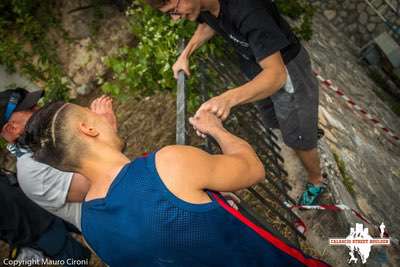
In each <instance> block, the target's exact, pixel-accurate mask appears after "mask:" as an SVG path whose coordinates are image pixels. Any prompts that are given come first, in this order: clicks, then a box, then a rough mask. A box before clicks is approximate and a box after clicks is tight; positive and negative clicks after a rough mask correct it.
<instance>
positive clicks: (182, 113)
mask: <svg viewBox="0 0 400 267" xmlns="http://www.w3.org/2000/svg"><path fill="white" fill-rule="evenodd" d="M184 45H185V42H184V41H183V40H182V41H181V44H180V50H181V51H182V50H183V47H184ZM186 93H187V92H186V79H185V73H184V72H183V71H180V72H179V74H178V83H177V92H176V143H177V144H179V145H184V144H186V142H187V131H186V112H187V107H186V102H187V101H186Z"/></svg>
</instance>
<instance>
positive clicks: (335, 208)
mask: <svg viewBox="0 0 400 267" xmlns="http://www.w3.org/2000/svg"><path fill="white" fill-rule="evenodd" d="M284 204H285V205H286V207H288V208H289V209H291V210H293V209H299V210H328V211H333V212H340V211H351V213H352V214H353V215H355V216H356V217H358V218H359V219H360V220H362V221H363V222H365V223H366V224H368V225H371V226H373V227H374V228H375V229H376V230H378V231H379V227H378V226H376V225H374V224H372V223H371V222H370V221H369V220H368V219H366V218H365V217H364V216H363V215H362V214H361V213H359V212H358V211H356V210H355V209H352V208H350V207H348V206H346V205H343V204H338V205H333V204H332V205H309V206H307V205H292V204H290V203H289V202H284ZM384 236H385V237H386V238H390V240H391V241H392V242H394V243H395V244H399V240H398V239H396V238H392V237H389V234H388V232H387V231H386V230H385V233H384Z"/></svg>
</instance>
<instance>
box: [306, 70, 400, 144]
mask: <svg viewBox="0 0 400 267" xmlns="http://www.w3.org/2000/svg"><path fill="white" fill-rule="evenodd" d="M314 74H315V76H316V77H317V79H318V80H319V81H320V82H321V83H322V84H323V85H325V86H326V87H327V88H329V89H331V90H332V91H334V92H335V93H336V94H337V95H338V96H340V97H341V98H343V99H344V100H345V101H346V102H347V103H348V104H349V105H350V106H352V107H353V108H354V109H355V110H357V111H359V112H360V113H362V114H363V115H364V116H365V117H366V118H367V119H368V120H369V121H371V122H372V123H373V124H374V126H375V127H378V128H379V129H381V130H383V131H384V132H385V133H386V134H387V135H389V137H390V138H391V139H393V140H394V141H395V142H396V143H398V142H399V141H400V137H398V136H397V135H396V134H395V133H394V132H393V131H392V130H391V129H389V128H388V127H386V126H384V125H383V124H382V123H381V122H380V121H379V120H378V119H376V118H375V117H373V116H372V115H371V114H370V113H368V112H367V111H366V110H365V109H363V108H362V107H360V106H359V105H357V104H356V103H355V102H354V101H353V100H352V99H351V98H349V97H348V96H346V95H345V93H344V92H343V91H341V90H340V89H339V88H338V87H337V86H335V85H333V83H332V81H331V80H326V79H324V78H323V77H322V76H321V75H320V74H319V73H318V72H317V71H314Z"/></svg>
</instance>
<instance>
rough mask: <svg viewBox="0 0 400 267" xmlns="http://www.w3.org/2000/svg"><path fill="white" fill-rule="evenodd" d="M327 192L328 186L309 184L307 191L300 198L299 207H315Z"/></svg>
mask: <svg viewBox="0 0 400 267" xmlns="http://www.w3.org/2000/svg"><path fill="white" fill-rule="evenodd" d="M325 191H326V184H324V183H321V185H319V186H316V185H314V184H311V183H307V185H306V190H305V191H304V192H303V194H302V195H301V196H300V199H299V205H304V206H310V205H315V203H316V202H317V200H318V198H319V197H320V196H321V195H322V193H324V192H325Z"/></svg>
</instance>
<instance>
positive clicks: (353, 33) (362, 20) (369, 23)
mask: <svg viewBox="0 0 400 267" xmlns="http://www.w3.org/2000/svg"><path fill="white" fill-rule="evenodd" d="M310 2H311V3H312V4H313V5H314V6H316V7H317V8H318V9H317V10H318V12H319V13H321V14H323V15H324V16H325V17H326V18H327V19H328V20H329V21H330V22H332V23H333V24H334V25H335V26H336V27H337V28H338V29H339V30H341V31H343V32H344V33H345V35H346V36H347V38H350V39H351V40H352V41H353V42H354V43H355V44H356V45H357V46H359V47H362V46H364V45H365V44H366V43H368V42H369V41H370V40H371V39H373V38H374V37H376V36H378V35H379V34H380V33H382V32H383V31H389V30H388V28H387V26H385V23H384V22H383V21H382V20H381V19H380V17H379V15H378V14H377V13H376V12H375V11H374V10H373V9H372V8H371V6H369V5H368V4H367V1H366V0H311V1H310ZM369 2H373V3H374V6H376V7H378V11H379V12H380V13H381V14H382V15H383V16H385V17H386V18H387V19H389V20H390V21H391V23H392V24H394V25H397V27H399V26H400V16H399V15H398V13H397V14H396V13H395V12H393V10H391V8H390V7H389V6H387V5H386V4H385V2H384V1H383V0H373V1H371V0H370V1H369ZM387 2H390V4H392V6H393V7H394V9H395V10H397V12H399V7H400V0H391V1H387Z"/></svg>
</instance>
